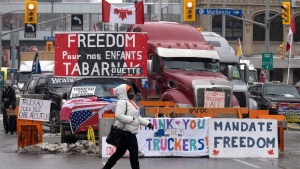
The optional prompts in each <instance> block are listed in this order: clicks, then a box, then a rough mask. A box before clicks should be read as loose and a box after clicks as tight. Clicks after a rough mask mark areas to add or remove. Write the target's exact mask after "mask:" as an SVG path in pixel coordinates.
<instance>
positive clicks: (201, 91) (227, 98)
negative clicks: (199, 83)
mask: <svg viewBox="0 0 300 169" xmlns="http://www.w3.org/2000/svg"><path fill="white" fill-rule="evenodd" d="M204 91H216V92H225V107H231V105H230V103H231V90H230V89H222V88H218V89H217V90H213V89H211V88H200V89H197V100H196V106H197V107H204Z"/></svg>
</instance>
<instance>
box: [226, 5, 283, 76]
mask: <svg viewBox="0 0 300 169" xmlns="http://www.w3.org/2000/svg"><path fill="white" fill-rule="evenodd" d="M265 2H266V13H265V14H266V16H265V18H266V19H265V23H259V22H255V21H252V20H249V19H245V18H240V17H236V16H231V15H228V16H229V17H232V18H235V19H237V20H242V21H246V22H250V23H253V24H256V25H258V26H261V27H263V28H265V50H266V51H265V52H269V48H270V24H271V21H272V20H273V19H274V18H275V17H277V16H278V15H281V14H282V13H281V12H279V13H277V14H276V15H274V16H272V17H270V3H269V0H265ZM267 81H270V71H267Z"/></svg>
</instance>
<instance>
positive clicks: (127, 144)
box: [102, 84, 153, 169]
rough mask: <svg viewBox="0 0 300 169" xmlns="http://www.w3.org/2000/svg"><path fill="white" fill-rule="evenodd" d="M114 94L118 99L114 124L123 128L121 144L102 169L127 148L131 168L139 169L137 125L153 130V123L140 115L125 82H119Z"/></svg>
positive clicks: (114, 161)
mask: <svg viewBox="0 0 300 169" xmlns="http://www.w3.org/2000/svg"><path fill="white" fill-rule="evenodd" d="M115 94H116V95H117V96H118V98H119V101H118V102H117V107H116V111H115V117H116V122H115V125H116V126H117V127H119V128H122V129H123V130H124V134H123V137H122V139H121V144H120V145H119V146H118V147H117V150H116V152H115V153H114V154H113V155H112V156H111V157H110V158H109V159H108V161H107V162H106V164H105V165H104V167H103V168H102V169H111V168H112V167H113V166H114V165H115V164H116V163H117V161H118V160H119V159H120V158H121V157H122V156H123V155H124V154H125V152H126V150H127V149H128V151H129V154H130V157H129V158H130V164H131V168H132V169H139V168H140V165H139V160H138V142H137V138H136V134H137V133H138V127H139V125H140V124H141V125H143V126H148V127H149V128H151V129H152V130H153V125H152V124H151V123H150V122H149V121H147V120H145V119H143V118H142V117H141V116H140V112H139V108H138V106H137V105H136V104H135V103H134V102H133V101H132V99H133V98H134V93H133V90H132V88H131V87H130V86H128V85H127V84H121V85H119V86H118V87H116V89H115Z"/></svg>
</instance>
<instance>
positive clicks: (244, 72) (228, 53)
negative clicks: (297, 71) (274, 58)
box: [201, 31, 257, 109]
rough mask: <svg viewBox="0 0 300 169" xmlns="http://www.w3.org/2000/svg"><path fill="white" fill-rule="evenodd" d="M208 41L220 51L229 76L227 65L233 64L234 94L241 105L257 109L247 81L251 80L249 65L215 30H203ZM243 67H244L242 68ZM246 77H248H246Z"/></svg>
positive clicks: (223, 70)
mask: <svg viewBox="0 0 300 169" xmlns="http://www.w3.org/2000/svg"><path fill="white" fill-rule="evenodd" d="M201 34H202V35H203V37H204V39H205V40H206V42H207V43H208V44H210V45H213V46H214V48H215V49H216V50H217V51H218V53H219V55H220V57H221V60H220V64H221V72H222V73H223V74H224V75H225V76H227V77H229V75H228V71H227V67H228V66H232V68H233V74H232V77H233V78H232V79H231V83H232V86H233V95H234V96H235V97H236V98H238V100H239V104H240V106H241V107H248V108H249V109H257V106H256V102H255V100H253V99H252V98H249V93H248V87H247V83H248V81H249V65H248V64H245V63H240V62H239V58H238V57H237V56H236V53H235V51H234V50H233V48H232V47H231V46H230V45H229V43H228V41H227V40H226V39H225V38H224V37H222V36H221V35H219V34H217V33H215V32H203V31H202V32H201ZM241 67H242V68H243V69H241ZM245 77H246V78H245Z"/></svg>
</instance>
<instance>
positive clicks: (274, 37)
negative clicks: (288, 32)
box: [253, 13, 283, 41]
mask: <svg viewBox="0 0 300 169" xmlns="http://www.w3.org/2000/svg"><path fill="white" fill-rule="evenodd" d="M274 15H275V14H272V13H270V17H272V16H274ZM253 21H255V22H259V23H265V14H264V13H263V14H258V15H256V16H255V17H254V18H253ZM282 39H283V26H282V19H281V16H276V17H275V18H274V19H272V21H271V25H270V41H282ZM253 41H265V28H263V27H261V26H258V25H256V24H253Z"/></svg>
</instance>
